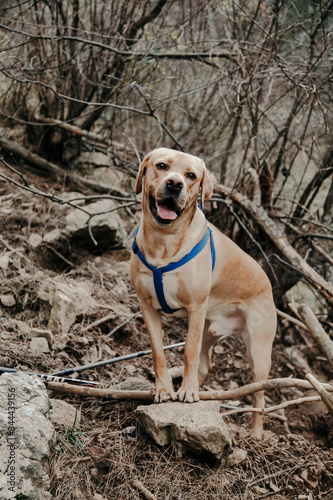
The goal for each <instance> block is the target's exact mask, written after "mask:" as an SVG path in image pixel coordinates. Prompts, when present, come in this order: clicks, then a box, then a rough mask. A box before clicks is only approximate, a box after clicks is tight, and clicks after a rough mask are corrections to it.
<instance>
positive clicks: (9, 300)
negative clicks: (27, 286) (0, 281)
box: [0, 293, 16, 307]
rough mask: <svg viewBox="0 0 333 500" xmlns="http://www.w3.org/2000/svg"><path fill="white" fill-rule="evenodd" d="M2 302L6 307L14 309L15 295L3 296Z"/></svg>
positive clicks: (0, 300)
mask: <svg viewBox="0 0 333 500" xmlns="http://www.w3.org/2000/svg"><path fill="white" fill-rule="evenodd" d="M0 302H1V304H2V305H3V306H5V307H13V306H15V304H16V300H15V297H14V295H11V294H9V293H8V294H6V295H1V297H0Z"/></svg>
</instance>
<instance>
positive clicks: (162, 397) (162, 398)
mask: <svg viewBox="0 0 333 500" xmlns="http://www.w3.org/2000/svg"><path fill="white" fill-rule="evenodd" d="M176 399H177V395H176V394H175V393H174V392H173V391H167V390H166V389H159V390H158V391H156V392H155V397H154V401H155V403H166V402H167V401H176Z"/></svg>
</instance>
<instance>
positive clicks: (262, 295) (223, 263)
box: [131, 148, 276, 437]
mask: <svg viewBox="0 0 333 500" xmlns="http://www.w3.org/2000/svg"><path fill="white" fill-rule="evenodd" d="M141 191H143V196H142V218H141V222H140V226H139V229H138V231H137V234H136V237H135V239H134V243H133V252H132V256H131V280H132V283H133V286H134V288H135V290H136V293H137V295H138V298H139V302H140V306H141V310H142V314H143V318H144V321H145V324H146V327H147V329H148V332H149V337H150V342H151V347H152V353H153V365H154V371H155V401H156V402H164V401H168V400H175V399H178V400H179V401H184V402H187V403H191V402H193V401H198V400H199V385H200V384H201V383H202V382H203V380H204V378H205V377H206V375H207V373H208V371H209V369H210V368H211V352H212V346H213V345H214V343H215V342H216V341H217V340H218V339H219V338H221V337H227V336H228V335H231V334H233V333H237V332H240V333H241V334H242V336H243V339H244V341H245V344H246V348H247V354H248V359H249V362H250V365H251V370H252V375H253V379H254V381H260V380H266V379H267V377H268V374H269V370H270V366H271V352H272V344H273V340H274V336H275V331H276V311H275V306H274V302H273V298H272V289H271V285H270V282H269V280H268V278H267V276H266V274H265V272H264V271H263V270H262V269H261V267H260V266H259V264H258V263H257V262H256V261H254V260H253V259H252V257H250V256H249V255H247V254H246V253H244V252H243V251H242V250H241V249H240V248H239V247H238V246H237V245H236V244H235V243H233V241H231V240H230V239H229V238H228V237H227V236H225V235H224V234H222V233H221V232H220V231H219V230H218V229H216V228H215V227H214V226H213V225H212V224H210V223H208V222H207V220H206V218H205V216H204V214H203V212H202V210H201V209H200V207H199V206H198V201H197V199H198V195H199V194H201V202H202V204H203V203H204V201H206V200H208V199H209V198H210V197H211V195H212V192H213V184H212V181H211V180H210V177H209V175H208V172H207V170H206V167H205V164H204V162H203V161H202V160H201V159H200V158H197V157H196V156H192V155H190V154H186V153H182V152H179V151H173V150H171V149H166V148H160V149H156V150H154V151H152V152H151V153H149V154H148V155H147V156H146V157H145V158H144V160H143V162H142V165H141V167H140V170H139V173H138V176H137V180H136V188H135V192H136V194H139V193H140V192H141ZM163 311H164V312H165V313H166V314H172V315H174V316H188V333H187V338H186V345H185V353H184V376H183V381H182V385H181V387H180V389H179V391H178V392H177V393H176V394H175V392H174V389H173V385H172V380H171V378H170V375H169V373H168V370H167V364H166V360H165V356H164V351H163V341H162V325H161V313H162V312H163ZM254 406H255V407H258V408H263V407H264V394H263V393H262V392H259V393H256V394H255V395H254ZM254 415H255V416H254V426H253V435H254V436H256V437H260V436H261V434H262V428H263V417H262V416H261V415H260V414H257V413H255V414H254Z"/></svg>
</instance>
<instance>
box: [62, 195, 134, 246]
mask: <svg viewBox="0 0 333 500" xmlns="http://www.w3.org/2000/svg"><path fill="white" fill-rule="evenodd" d="M116 206H117V205H116V203H115V202H114V201H113V200H101V201H98V202H96V203H91V204H90V205H89V206H87V207H85V210H86V211H87V212H89V213H90V214H98V215H94V216H93V217H90V216H89V215H88V214H87V213H85V212H82V210H79V209H75V210H73V211H71V212H69V213H68V215H67V216H66V230H65V232H66V234H67V235H68V236H69V237H70V238H71V239H72V240H73V242H76V243H78V244H79V245H80V247H81V248H88V249H96V248H97V249H98V250H106V249H109V248H111V247H112V246H114V245H118V246H119V245H121V246H126V244H125V241H126V240H127V233H126V231H125V229H124V226H123V224H122V222H121V219H120V217H119V215H118V213H117V211H112V210H114V209H115V207H116ZM89 219H90V221H89ZM88 221H89V227H90V230H91V233H92V235H93V237H94V238H95V240H96V241H97V246H96V245H95V243H94V241H93V240H92V238H91V235H90V232H89V227H88Z"/></svg>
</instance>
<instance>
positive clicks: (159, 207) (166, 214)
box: [149, 195, 185, 225]
mask: <svg viewBox="0 0 333 500" xmlns="http://www.w3.org/2000/svg"><path fill="white" fill-rule="evenodd" d="M149 208H150V211H151V213H152V215H153V217H154V219H155V220H156V222H157V223H158V224H160V225H167V224H171V222H173V221H174V220H176V219H178V217H180V216H181V215H182V213H183V212H184V210H185V208H182V209H180V210H179V209H178V208H177V204H176V202H175V200H174V199H173V198H172V197H169V198H164V199H162V200H160V201H157V200H155V198H154V197H153V196H151V195H150V196H149Z"/></svg>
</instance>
